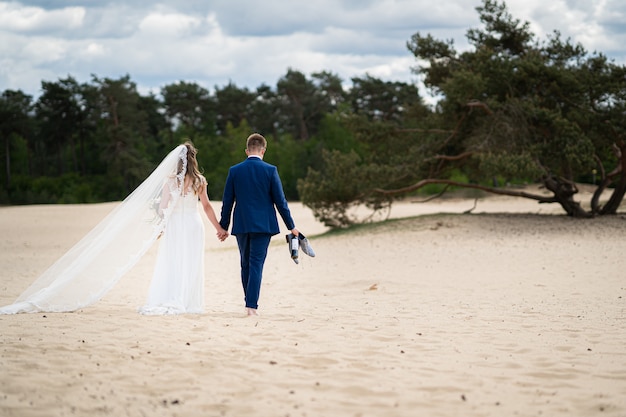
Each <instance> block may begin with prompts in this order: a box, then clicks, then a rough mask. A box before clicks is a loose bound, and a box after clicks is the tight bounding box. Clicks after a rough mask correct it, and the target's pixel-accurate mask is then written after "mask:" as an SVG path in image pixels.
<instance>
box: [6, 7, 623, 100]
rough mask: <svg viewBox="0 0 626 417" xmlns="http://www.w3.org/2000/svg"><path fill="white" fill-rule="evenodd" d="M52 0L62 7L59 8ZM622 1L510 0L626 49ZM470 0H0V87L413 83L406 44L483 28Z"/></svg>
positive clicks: (462, 42)
mask: <svg viewBox="0 0 626 417" xmlns="http://www.w3.org/2000/svg"><path fill="white" fill-rule="evenodd" d="M59 3H60V4H61V6H59ZM622 3H623V2H622V1H621V0H599V1H596V2H589V1H587V0H554V1H550V2H548V1H545V0H510V1H507V6H508V8H509V11H510V13H511V14H512V15H513V16H514V17H516V18H519V19H520V20H522V21H529V22H530V23H531V30H532V31H533V32H534V33H535V34H536V35H537V36H538V38H539V39H546V36H547V35H548V34H550V33H551V32H552V31H553V30H554V29H560V30H561V32H562V34H563V37H564V38H567V37H571V38H572V40H573V41H574V42H581V43H582V44H583V45H584V46H585V47H586V48H587V49H588V50H599V51H603V52H606V53H608V54H610V56H612V57H616V58H617V59H618V60H621V61H620V62H624V59H625V58H626V54H625V50H626V48H625V47H624V45H625V44H626V38H625V36H626V29H625V28H624V27H623V24H622V22H624V21H626V19H625V16H626V14H625V11H626V5H623V4H622ZM479 4H480V1H479V0H476V4H475V5H468V4H467V1H466V0H446V1H439V2H417V1H413V0H317V1H308V0H306V1H305V0H266V1H264V2H262V3H253V2H250V1H247V0H229V1H215V2H198V1H196V0H161V1H160V2H158V3H152V2H145V1H143V0H141V1H140V0H128V1H126V2H124V3H120V2H117V1H110V0H104V1H101V2H97V3H96V2H91V1H86V0H64V1H63V2H58V1H51V0H24V1H22V2H21V3H18V2H2V1H0V64H1V66H0V90H5V89H22V90H23V91H25V92H27V93H28V94H32V95H35V96H36V95H38V93H39V88H40V83H41V81H42V80H45V81H54V80H57V79H58V78H64V77H66V76H67V75H72V76H74V77H76V78H77V80H79V82H88V81H89V80H90V79H91V74H95V75H97V76H99V77H108V78H118V77H120V76H124V75H126V74H128V75H130V76H131V79H132V80H133V81H135V82H136V83H137V84H138V86H139V88H140V90H141V91H142V92H147V91H154V92H158V90H159V88H160V87H162V86H164V85H166V84H171V83H174V82H176V81H179V80H185V81H190V82H197V83H199V84H201V85H203V86H204V87H205V88H208V89H212V88H213V87H214V86H223V85H225V84H227V83H228V82H234V83H235V84H237V85H239V86H242V87H248V88H250V89H254V88H256V87H258V86H260V85H261V84H268V85H271V86H274V85H275V83H276V81H278V79H279V78H280V77H282V76H283V75H285V74H286V72H287V69H288V68H292V69H295V70H299V71H302V72H304V73H305V74H310V73H312V72H316V71H323V70H325V71H330V72H333V73H335V74H337V75H339V76H340V77H341V78H342V79H344V81H346V82H348V81H349V80H350V78H352V77H361V76H364V75H365V74H370V75H372V76H375V77H379V78H382V79H384V80H390V81H404V82H415V80H416V76H415V75H414V74H412V72H411V67H413V66H415V60H414V58H413V56H412V55H411V53H410V52H409V51H408V49H407V48H406V43H407V41H408V40H409V39H410V37H411V36H412V35H413V34H414V33H416V32H418V31H419V32H420V33H422V34H427V33H430V34H431V35H432V36H433V37H435V38H437V39H454V42H455V46H456V48H457V49H458V50H464V49H465V48H468V47H469V46H468V44H467V41H466V39H465V34H466V32H467V30H468V29H469V28H472V27H479V25H480V22H479V20H478V14H477V13H476V10H475V7H476V6H477V5H479Z"/></svg>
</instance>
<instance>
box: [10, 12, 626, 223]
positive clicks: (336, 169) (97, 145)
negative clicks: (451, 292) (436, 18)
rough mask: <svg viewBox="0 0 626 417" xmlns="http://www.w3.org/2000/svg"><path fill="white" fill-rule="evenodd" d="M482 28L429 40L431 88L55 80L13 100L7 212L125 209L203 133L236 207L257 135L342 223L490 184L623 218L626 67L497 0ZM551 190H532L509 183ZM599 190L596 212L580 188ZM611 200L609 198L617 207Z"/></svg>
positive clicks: (286, 180)
mask: <svg viewBox="0 0 626 417" xmlns="http://www.w3.org/2000/svg"><path fill="white" fill-rule="evenodd" d="M476 10H477V12H478V14H479V17H480V21H481V23H482V24H481V27H479V28H470V29H469V30H468V31H467V34H466V37H467V40H468V42H469V44H470V45H471V48H470V49H469V50H467V51H463V52H459V51H457V50H456V49H455V47H454V43H453V41H452V40H438V39H435V38H433V37H432V36H431V35H430V34H421V33H420V32H416V33H415V34H414V35H413V36H412V37H411V38H410V39H409V40H408V41H407V49H408V51H409V52H410V53H412V54H413V55H414V56H415V58H416V60H415V65H416V66H415V67H414V68H412V71H414V73H415V74H416V76H417V77H420V79H421V80H423V83H424V85H425V86H426V88H427V89H428V91H429V93H430V95H432V96H434V97H437V99H438V101H437V104H436V105H432V106H431V105H427V104H426V103H425V101H424V97H422V96H421V95H420V92H419V91H418V88H417V86H416V85H415V84H409V83H404V82H390V81H383V80H381V79H379V78H376V77H372V76H364V77H354V78H352V79H351V80H350V81H351V85H350V86H349V87H346V86H345V82H344V80H342V79H340V78H339V76H337V75H336V74H333V73H331V72H326V71H323V72H319V73H313V74H311V75H309V76H307V75H305V74H303V73H302V72H300V71H298V70H295V69H288V70H287V72H286V74H285V75H284V76H282V77H281V78H280V79H279V80H278V82H277V83H276V85H275V86H269V85H266V84H263V85H260V86H259V87H257V88H256V89H255V90H250V89H248V88H242V87H238V86H237V85H236V84H235V83H232V82H231V83H229V84H228V85H226V86H215V87H214V89H213V91H209V90H207V89H206V88H205V87H203V86H201V85H198V84H197V83H195V82H188V81H179V82H176V83H173V84H170V85H166V86H164V87H163V88H161V90H160V92H159V94H150V95H142V94H140V93H139V92H138V91H137V86H136V84H135V83H134V82H133V81H132V79H131V77H130V75H126V76H123V77H121V78H119V79H109V78H100V77H98V76H96V75H93V76H92V79H91V80H90V82H87V83H79V82H77V81H76V80H75V79H74V78H73V77H72V76H68V77H66V78H63V79H59V80H58V81H43V82H42V86H41V95H40V96H39V97H37V98H36V99H33V97H31V96H29V95H27V94H24V93H22V92H21V91H19V90H18V91H14V90H6V91H4V92H2V95H1V97H0V138H1V140H2V144H3V145H4V146H2V150H1V151H0V153H1V162H0V164H1V167H2V172H1V173H0V180H1V183H2V185H1V187H2V188H0V203H4V204H30V203H86V202H99V201H110V200H121V199H123V198H124V197H126V195H128V194H129V193H130V192H131V191H132V190H133V189H134V188H135V187H136V186H137V185H138V184H139V183H140V182H141V181H142V180H143V179H144V178H145V177H146V176H147V175H148V174H149V173H150V171H151V170H152V169H153V168H154V167H155V166H156V164H158V162H160V160H161V159H162V158H163V157H164V156H165V155H166V154H167V152H169V151H170V150H171V149H172V148H173V147H174V146H176V145H178V144H180V143H181V142H183V141H184V140H186V139H190V140H192V141H193V143H194V144H195V145H196V147H197V148H198V149H199V154H198V159H199V163H200V165H201V167H202V168H203V169H204V174H205V176H206V177H207V179H208V181H209V184H210V186H209V191H210V194H211V197H212V198H214V199H220V198H221V193H222V189H223V185H224V181H225V178H226V174H227V171H228V167H230V166H231V165H232V164H234V163H236V162H239V161H241V160H242V159H243V158H244V156H245V154H244V152H243V150H244V147H245V138H246V137H247V136H248V135H249V134H250V133H251V132H260V133H262V134H264V135H265V136H266V138H267V139H268V142H269V146H268V152H267V153H266V160H267V161H268V162H270V163H272V164H275V165H277V166H278V168H279V172H280V174H281V177H282V179H283V185H284V188H285V193H286V194H287V197H288V198H289V199H290V200H301V201H302V202H303V203H304V204H306V205H307V206H309V207H311V208H312V209H313V211H314V213H315V215H316V216H317V217H318V218H319V219H320V220H322V221H323V222H325V223H326V224H327V225H329V226H333V227H341V226H345V225H348V224H351V223H353V222H355V221H358V219H356V218H354V217H353V216H352V214H351V210H350V209H351V208H352V207H353V206H355V205H363V204H365V205H367V206H368V207H370V208H371V209H372V210H374V211H376V210H380V209H383V208H385V207H389V206H390V205H391V204H392V202H393V201H394V199H395V198H398V197H403V196H406V195H407V194H412V193H417V192H425V193H434V192H438V191H442V190H444V189H446V187H449V186H454V187H469V188H478V189H481V190H485V191H488V192H494V193H499V194H508V195H517V196H519V197H523V198H532V199H535V200H537V201H538V202H540V203H555V204H560V205H561V206H562V207H563V209H564V211H565V212H566V214H568V215H570V216H574V217H592V216H597V215H602V214H615V213H616V212H617V210H618V208H619V207H620V204H621V202H622V200H623V197H624V194H625V193H626V140H625V135H626V120H625V119H626V118H625V115H626V68H625V67H624V65H618V64H616V63H615V62H614V61H612V60H610V59H608V58H607V57H606V56H605V55H604V54H602V53H601V52H597V51H596V52H593V53H589V52H588V51H586V50H585V48H584V47H583V46H582V45H580V44H573V43H572V42H571V41H570V40H569V39H563V38H562V37H561V35H560V34H559V32H558V31H555V32H553V33H552V34H551V35H550V36H548V37H547V38H546V39H537V37H536V36H535V35H534V34H533V33H532V32H531V31H530V29H529V24H528V23H527V22H521V21H520V20H519V19H515V18H514V17H513V16H511V15H510V13H509V12H508V10H507V7H506V4H505V3H504V2H498V1H492V0H483V2H482V4H481V5H480V6H479V7H477V8H476ZM515 182H535V183H540V184H542V185H543V186H544V187H545V189H546V190H547V191H548V192H547V193H542V194H538V195H534V194H528V193H525V192H522V191H519V190H516V189H514V188H510V187H505V186H503V185H505V184H507V183H515ZM580 183H588V184H592V185H595V187H596V189H595V190H596V191H595V193H594V194H593V197H592V199H591V201H589V202H588V204H581V203H580V202H579V201H577V200H576V198H575V197H576V194H577V192H578V187H577V184H580ZM607 191H608V192H609V195H610V196H609V198H608V199H606V198H601V196H602V195H606V192H607Z"/></svg>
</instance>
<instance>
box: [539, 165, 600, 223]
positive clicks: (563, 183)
mask: <svg viewBox="0 0 626 417" xmlns="http://www.w3.org/2000/svg"><path fill="white" fill-rule="evenodd" d="M543 184H544V185H545V186H546V188H547V189H548V190H550V191H552V192H553V193H554V200H555V201H556V202H557V203H559V204H560V205H561V207H563V209H564V210H565V212H566V213H567V215H568V216H571V217H580V218H589V217H593V214H592V213H590V212H588V211H586V210H584V209H583V208H582V207H581V206H580V203H578V202H576V201H574V198H573V196H574V194H576V193H578V188H577V187H576V184H574V183H573V182H571V181H567V180H565V179H563V178H558V177H556V176H553V175H550V176H546V177H544V178H543Z"/></svg>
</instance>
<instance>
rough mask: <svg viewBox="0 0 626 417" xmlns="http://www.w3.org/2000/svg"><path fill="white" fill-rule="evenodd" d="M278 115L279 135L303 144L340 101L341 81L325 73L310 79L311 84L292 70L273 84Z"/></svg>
mask: <svg viewBox="0 0 626 417" xmlns="http://www.w3.org/2000/svg"><path fill="white" fill-rule="evenodd" d="M276 91H277V95H278V99H279V100H280V101H279V102H280V105H281V113H282V115H283V116H284V118H283V119H282V120H281V121H280V122H279V123H280V125H281V128H282V132H284V133H287V134H290V135H291V136H293V137H294V138H297V139H299V140H302V141H306V140H308V139H310V138H311V136H313V135H315V133H316V132H317V126H318V125H319V123H320V121H321V120H322V118H323V117H324V115H325V114H327V113H330V112H332V111H333V110H334V109H336V108H337V106H338V105H339V104H340V103H341V102H343V100H344V92H343V88H342V86H341V79H340V78H339V77H338V76H336V75H333V74H331V73H329V72H319V73H314V74H313V75H312V80H309V79H307V78H306V76H305V75H304V74H303V73H302V72H300V71H295V70H293V69H291V68H290V69H289V70H288V71H287V74H285V76H283V77H282V78H280V79H279V80H278V83H277V84H276Z"/></svg>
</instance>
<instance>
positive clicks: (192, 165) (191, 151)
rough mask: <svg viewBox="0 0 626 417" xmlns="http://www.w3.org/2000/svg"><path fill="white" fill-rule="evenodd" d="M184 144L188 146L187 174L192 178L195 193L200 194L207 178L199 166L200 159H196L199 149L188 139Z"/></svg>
mask: <svg viewBox="0 0 626 417" xmlns="http://www.w3.org/2000/svg"><path fill="white" fill-rule="evenodd" d="M183 145H185V147H186V148H187V174H186V175H185V176H186V177H188V178H190V179H191V189H192V190H193V192H194V194H198V193H199V192H200V189H201V188H202V186H203V185H204V184H205V183H206V179H205V178H204V176H203V175H202V173H200V169H199V168H198V160H197V159H196V154H197V153H198V150H197V149H196V148H195V147H194V146H193V143H191V141H187V142H185V143H184V144H183Z"/></svg>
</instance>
